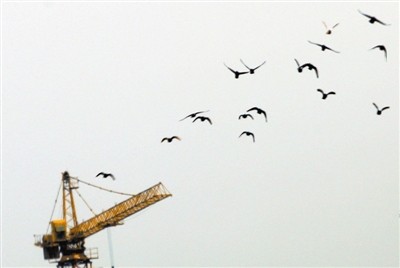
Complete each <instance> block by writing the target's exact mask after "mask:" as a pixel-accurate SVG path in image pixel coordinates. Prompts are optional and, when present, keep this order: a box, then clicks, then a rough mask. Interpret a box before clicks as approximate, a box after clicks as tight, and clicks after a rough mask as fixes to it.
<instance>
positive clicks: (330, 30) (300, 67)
mask: <svg viewBox="0 0 400 268" xmlns="http://www.w3.org/2000/svg"><path fill="white" fill-rule="evenodd" d="M358 12H359V13H360V14H361V15H363V16H365V17H367V18H368V19H369V23H371V24H374V23H379V24H382V25H385V26H389V25H390V24H387V23H384V22H382V21H381V20H379V19H377V18H376V17H374V16H371V15H368V14H365V13H363V12H361V11H360V10H358ZM322 23H323V25H324V26H325V29H326V32H325V34H327V35H331V34H332V33H333V29H334V28H336V27H337V26H339V23H336V24H335V25H333V26H332V27H328V26H327V24H326V23H325V22H322ZM308 42H309V43H310V44H312V45H316V46H319V47H320V48H321V50H322V51H326V50H329V51H331V52H334V53H340V52H339V51H337V50H335V49H332V48H330V47H328V46H326V45H324V44H319V43H315V42H312V41H308ZM373 49H379V50H381V51H383V52H384V56H385V59H386V61H387V50H386V47H385V46H384V45H377V46H374V47H372V48H371V49H370V50H373ZM294 60H295V62H296V64H297V71H298V72H299V73H302V72H303V69H305V70H307V69H308V70H310V71H314V72H315V75H316V77H317V78H319V73H318V68H317V67H316V66H315V65H313V64H312V63H304V64H300V63H299V61H298V60H297V59H294ZM240 62H241V63H242V64H243V65H244V66H245V67H246V69H247V71H236V70H234V69H232V68H231V67H229V66H227V65H226V64H225V63H224V65H225V67H226V68H227V69H228V70H229V71H231V72H232V73H233V74H234V77H235V79H239V77H240V76H241V75H245V74H254V73H255V71H256V70H257V69H258V68H260V67H261V66H263V65H264V64H265V63H266V61H264V62H262V63H261V64H259V65H258V66H256V67H254V68H251V67H249V66H247V65H246V63H244V61H243V60H242V59H240ZM317 91H318V92H320V93H321V94H322V99H323V100H325V99H327V97H328V96H329V95H335V94H336V93H335V92H334V91H330V92H324V91H323V90H322V89H320V88H319V89H317ZM372 104H373V106H374V107H375V108H376V110H377V112H376V113H377V115H381V114H382V112H383V111H384V110H387V109H389V108H390V107H389V106H385V107H383V108H381V109H380V108H379V107H378V105H377V104H375V103H372ZM206 112H209V110H206V111H198V112H194V113H191V114H189V115H187V116H185V117H184V118H182V119H180V120H179V121H183V120H186V119H193V120H192V123H195V122H196V121H200V122H207V123H209V124H210V125H212V124H213V122H212V120H211V118H210V117H207V116H203V115H202V114H203V113H206ZM251 112H255V113H256V114H259V115H262V116H264V118H265V122H268V120H267V113H266V112H265V110H263V109H261V108H259V107H252V108H250V109H248V110H247V111H246V113H243V114H240V115H239V117H238V120H242V119H247V118H250V119H252V120H254V117H253V115H252V114H251ZM243 135H245V136H250V137H251V138H252V140H253V142H255V135H254V133H252V132H250V131H243V132H242V133H241V134H240V135H239V138H241V137H242V136H243ZM174 140H176V141H181V140H182V139H181V138H180V137H179V136H176V135H174V136H172V137H164V138H162V139H161V143H163V142H167V143H171V142H172V141H174ZM99 176H103V178H107V177H111V178H112V179H113V180H115V177H114V176H113V175H112V174H111V173H104V172H100V173H99V174H97V176H96V177H99Z"/></svg>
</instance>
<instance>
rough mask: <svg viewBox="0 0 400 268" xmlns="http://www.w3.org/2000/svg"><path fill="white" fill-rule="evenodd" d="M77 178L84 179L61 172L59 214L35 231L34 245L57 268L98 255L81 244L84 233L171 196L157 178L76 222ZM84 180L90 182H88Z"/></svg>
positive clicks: (78, 264) (84, 263)
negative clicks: (43, 230) (42, 231)
mask: <svg viewBox="0 0 400 268" xmlns="http://www.w3.org/2000/svg"><path fill="white" fill-rule="evenodd" d="M79 182H83V183H86V182H84V181H82V180H79V179H78V178H74V177H71V176H70V175H69V174H68V172H67V171H65V172H63V173H62V194H63V197H62V198H63V209H62V211H63V218H62V219H54V220H51V221H50V226H51V232H50V233H47V234H45V235H35V245H36V246H39V247H42V248H43V254H44V259H45V260H48V261H49V262H51V263H57V267H58V268H62V267H72V268H75V267H82V266H83V267H85V268H91V267H92V261H91V260H92V259H98V252H97V248H91V249H86V248H85V246H84V245H85V239H86V238H87V237H89V236H91V235H93V234H95V233H97V232H100V231H101V230H103V229H105V228H107V227H111V226H116V225H120V224H122V223H121V221H122V220H123V219H125V218H127V217H129V216H131V215H133V214H135V213H136V212H139V211H141V210H142V209H145V208H147V207H148V206H151V205H153V204H154V203H156V202H158V201H161V200H163V199H164V198H167V197H170V196H172V195H171V194H170V193H169V192H168V190H167V189H166V188H165V187H164V185H163V184H162V183H161V182H160V183H158V184H156V185H154V186H152V187H150V188H149V189H147V190H144V191H143V192H141V193H138V194H136V195H131V197H130V198H128V199H126V200H125V201H122V202H120V203H119V204H117V205H115V206H113V207H111V208H109V209H108V210H106V211H104V212H102V213H100V214H97V215H95V216H94V217H92V218H90V219H88V220H86V221H83V222H81V223H78V220H77V217H76V208H75V201H74V195H73V190H76V189H78V188H79V187H78V183H79ZM86 184H89V185H91V184H90V183H86ZM91 186H94V185H91ZM60 187H61V186H60ZM95 187H96V186H95ZM98 188H100V187H98ZM111 192H112V191H111ZM78 194H79V192H78ZM57 198H58V197H57ZM56 202H57V200H56ZM53 212H54V209H53Z"/></svg>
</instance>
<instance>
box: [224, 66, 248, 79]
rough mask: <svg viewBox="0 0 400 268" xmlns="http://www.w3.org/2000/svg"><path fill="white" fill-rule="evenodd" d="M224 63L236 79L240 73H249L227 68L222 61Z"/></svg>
mask: <svg viewBox="0 0 400 268" xmlns="http://www.w3.org/2000/svg"><path fill="white" fill-rule="evenodd" d="M224 65H225V67H226V68H228V69H229V70H230V71H231V72H232V73H234V74H235V78H236V79H238V78H239V76H240V75H242V74H247V73H249V72H238V71H235V70H233V69H231V68H229V67H228V66H227V65H226V64H225V63H224Z"/></svg>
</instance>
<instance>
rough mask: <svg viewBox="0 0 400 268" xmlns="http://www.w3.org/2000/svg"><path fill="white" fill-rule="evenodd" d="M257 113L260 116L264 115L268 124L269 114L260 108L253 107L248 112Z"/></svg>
mask: <svg viewBox="0 0 400 268" xmlns="http://www.w3.org/2000/svg"><path fill="white" fill-rule="evenodd" d="M251 111H256V112H257V113H258V114H262V115H264V117H265V122H267V113H266V112H265V111H264V110H263V109H260V108H258V107H253V108H250V109H248V110H247V112H251Z"/></svg>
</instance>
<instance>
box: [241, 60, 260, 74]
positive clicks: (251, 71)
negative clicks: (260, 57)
mask: <svg viewBox="0 0 400 268" xmlns="http://www.w3.org/2000/svg"><path fill="white" fill-rule="evenodd" d="M240 61H241V62H242V63H243V65H244V66H245V67H246V68H247V69H249V71H250V74H254V71H255V70H257V69H258V68H260V67H261V66H263V65H264V64H265V61H264V62H263V63H261V64H260V65H258V66H257V67H255V68H253V69H252V68H250V67H248V66H247V65H246V64H245V63H244V62H243V61H242V59H240Z"/></svg>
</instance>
